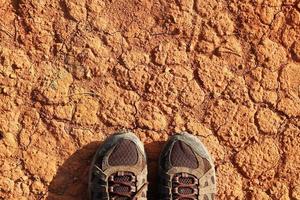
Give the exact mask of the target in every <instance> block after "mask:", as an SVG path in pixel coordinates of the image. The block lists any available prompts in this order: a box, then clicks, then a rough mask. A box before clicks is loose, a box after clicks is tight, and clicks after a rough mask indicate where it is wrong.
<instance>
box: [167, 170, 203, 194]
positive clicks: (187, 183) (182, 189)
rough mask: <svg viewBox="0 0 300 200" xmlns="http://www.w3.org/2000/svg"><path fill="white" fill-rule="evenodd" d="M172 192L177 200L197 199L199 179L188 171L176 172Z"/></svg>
mask: <svg viewBox="0 0 300 200" xmlns="http://www.w3.org/2000/svg"><path fill="white" fill-rule="evenodd" d="M172 183H173V184H172V194H173V196H174V197H175V198H174V199H175V200H197V199H198V194H199V191H198V185H199V181H198V179H197V178H196V177H195V176H193V175H191V174H187V173H178V174H175V176H174V177H173V180H172Z"/></svg>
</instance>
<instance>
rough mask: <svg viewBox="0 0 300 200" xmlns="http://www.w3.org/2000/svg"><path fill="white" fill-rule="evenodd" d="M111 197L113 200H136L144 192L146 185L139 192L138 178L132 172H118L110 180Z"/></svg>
mask: <svg viewBox="0 0 300 200" xmlns="http://www.w3.org/2000/svg"><path fill="white" fill-rule="evenodd" d="M108 183H109V196H110V197H111V199H112V200H125V199H126V200H127V199H130V200H131V199H132V200H135V199H137V197H138V196H139V195H140V194H141V192H142V191H143V190H144V188H145V187H146V186H147V184H148V183H145V184H144V185H143V186H142V187H141V188H140V189H139V190H137V188H136V177H135V175H134V174H133V173H130V172H117V173H116V174H113V175H111V176H110V177H109V179H108Z"/></svg>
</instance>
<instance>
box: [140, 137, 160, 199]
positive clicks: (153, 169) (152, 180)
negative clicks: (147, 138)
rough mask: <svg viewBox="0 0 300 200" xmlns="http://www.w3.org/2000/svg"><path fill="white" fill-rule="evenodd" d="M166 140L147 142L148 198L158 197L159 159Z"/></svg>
mask: <svg viewBox="0 0 300 200" xmlns="http://www.w3.org/2000/svg"><path fill="white" fill-rule="evenodd" d="M163 146H164V142H161V141H157V142H156V141H154V142H151V143H148V144H145V150H146V154H147V160H148V182H149V189H148V195H147V196H148V198H147V199H150V200H157V199H158V159H159V155H160V152H161V150H162V147H163Z"/></svg>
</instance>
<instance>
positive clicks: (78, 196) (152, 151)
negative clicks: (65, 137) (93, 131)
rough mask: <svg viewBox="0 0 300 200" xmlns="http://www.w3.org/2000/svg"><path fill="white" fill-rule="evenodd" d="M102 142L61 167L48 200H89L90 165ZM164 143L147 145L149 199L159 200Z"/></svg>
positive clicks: (78, 152)
mask: <svg viewBox="0 0 300 200" xmlns="http://www.w3.org/2000/svg"><path fill="white" fill-rule="evenodd" d="M100 144H101V142H93V143H90V144H88V145H86V146H84V147H83V148H82V149H79V150H78V151H76V152H75V153H74V154H73V155H71V156H70V157H69V158H68V159H67V160H66V161H65V162H64V164H63V165H62V166H60V167H59V169H58V171H57V173H56V175H55V177H54V179H53V180H52V181H51V183H50V186H49V188H48V191H49V192H48V196H47V197H46V200H88V192H87V189H88V187H87V186H88V174H89V169H90V163H91V161H92V159H93V156H94V154H95V152H96V150H97V149H98V147H99V145H100ZM162 146H163V142H152V143H148V144H145V150H146V154H147V159H148V172H149V174H148V181H149V191H148V199H150V200H157V199H158V197H157V196H158V195H157V183H158V182H157V181H158V158H159V154H160V151H161V148H162Z"/></svg>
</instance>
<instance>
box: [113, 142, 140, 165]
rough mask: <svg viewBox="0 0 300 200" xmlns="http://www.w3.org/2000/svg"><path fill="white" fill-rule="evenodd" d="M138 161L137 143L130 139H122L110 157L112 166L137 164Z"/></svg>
mask: <svg viewBox="0 0 300 200" xmlns="http://www.w3.org/2000/svg"><path fill="white" fill-rule="evenodd" d="M137 161H138V152H137V148H136V145H135V144H134V143H133V142H132V141H130V140H126V139H123V140H121V141H120V142H119V143H118V144H117V146H116V147H115V149H114V150H113V152H112V154H111V155H110V156H109V158H108V163H109V164H110V165H112V166H118V165H135V164H136V163H137Z"/></svg>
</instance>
